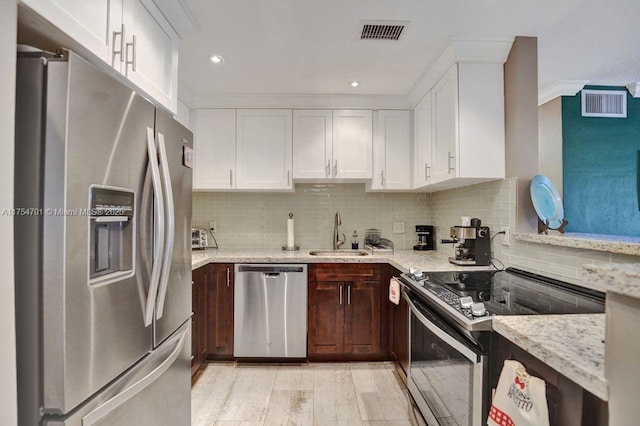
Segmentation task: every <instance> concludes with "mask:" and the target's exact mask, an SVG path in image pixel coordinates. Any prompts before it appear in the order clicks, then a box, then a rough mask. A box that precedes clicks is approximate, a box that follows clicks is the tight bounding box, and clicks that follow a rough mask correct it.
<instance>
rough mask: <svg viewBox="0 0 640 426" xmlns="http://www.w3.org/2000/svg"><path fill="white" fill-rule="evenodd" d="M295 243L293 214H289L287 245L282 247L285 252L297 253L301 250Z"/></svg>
mask: <svg viewBox="0 0 640 426" xmlns="http://www.w3.org/2000/svg"><path fill="white" fill-rule="evenodd" d="M292 243H293V213H289V219H288V220H287V245H285V246H282V250H284V251H296V250H300V246H297V245H295V244H292Z"/></svg>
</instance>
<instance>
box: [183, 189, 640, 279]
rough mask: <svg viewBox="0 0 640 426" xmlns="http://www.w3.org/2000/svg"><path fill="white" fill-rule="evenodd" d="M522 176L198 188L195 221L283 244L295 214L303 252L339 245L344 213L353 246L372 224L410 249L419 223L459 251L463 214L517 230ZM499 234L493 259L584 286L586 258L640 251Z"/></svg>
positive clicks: (262, 243) (494, 228) (269, 244)
mask: <svg viewBox="0 0 640 426" xmlns="http://www.w3.org/2000/svg"><path fill="white" fill-rule="evenodd" d="M516 183H517V180H516V178H511V179H505V180H498V181H493V182H488V183H482V184H477V185H472V186H467V187H463V188H456V189H450V190H446V191H441V192H435V193H433V194H424V193H368V192H365V191H364V184H298V185H296V189H295V192H293V193H238V192H233V193H232V192H221V193H218V192H216V193H199V192H196V193H194V194H193V226H194V227H195V226H200V227H206V226H207V225H208V223H209V221H215V222H216V224H217V228H218V229H217V232H216V234H215V236H216V239H217V241H218V244H219V246H220V247H221V248H223V249H248V248H265V249H268V248H280V247H282V246H283V245H286V241H287V218H288V217H289V212H292V213H293V214H294V217H295V243H296V245H299V246H300V247H301V249H302V250H309V249H329V248H332V244H333V243H332V241H333V224H334V217H335V213H336V212H337V211H338V212H340V215H341V217H342V226H341V227H340V233H341V234H342V233H344V234H345V235H346V238H347V242H346V243H345V246H346V247H350V246H351V235H352V234H353V230H354V229H355V230H357V231H358V236H359V237H360V244H361V247H362V244H363V243H364V231H365V229H366V228H379V229H380V230H381V231H382V236H383V237H386V238H389V239H390V240H392V241H393V242H394V243H395V247H396V248H397V249H411V248H412V247H413V245H414V244H415V241H416V238H417V236H416V233H415V225H434V226H435V227H436V248H437V250H439V251H444V252H446V253H450V254H451V255H453V246H452V245H451V244H442V243H440V240H441V239H443V238H448V236H449V228H450V227H451V226H453V225H458V224H460V217H461V216H469V217H477V218H479V219H481V220H482V224H483V225H486V226H489V227H490V228H491V235H492V236H493V235H495V233H496V232H499V231H500V227H502V226H508V227H509V228H510V232H511V235H513V233H514V232H515V229H516V223H515V222H516ZM395 221H403V222H405V233H404V234H394V233H393V232H392V231H393V222H395ZM501 241H502V236H500V235H498V236H497V237H496V238H495V240H494V241H493V244H492V253H493V257H494V258H496V259H497V260H498V261H497V262H495V263H496V265H498V266H499V265H500V263H499V262H501V263H503V264H504V265H505V266H513V267H516V268H521V269H525V270H527V271H531V272H535V273H539V274H542V275H546V276H550V277H553V278H557V279H560V280H563V281H568V282H571V283H575V284H580V285H584V286H587V287H589V283H584V282H582V281H581V277H582V267H583V265H585V264H587V263H627V262H634V263H637V262H638V261H640V258H638V257H637V256H626V255H620V254H613V253H608V252H600V251H593V250H584V249H575V248H570V247H558V246H551V245H545V244H537V243H528V242H523V241H516V240H514V239H513V238H511V244H510V245H509V246H504V245H502V243H501Z"/></svg>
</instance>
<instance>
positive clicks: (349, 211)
mask: <svg viewBox="0 0 640 426" xmlns="http://www.w3.org/2000/svg"><path fill="white" fill-rule="evenodd" d="M430 199H431V196H430V195H429V194H424V193H374V192H365V191H364V184H297V185H296V187H295V192H293V193H239V192H233V193H232V192H214V193H204V192H194V193H193V226H194V227H196V226H198V227H207V225H208V223H209V222H210V221H215V222H216V225H217V228H218V230H217V232H216V234H215V237H216V240H217V241H218V244H219V246H220V247H221V248H226V249H239V248H240V249H241V248H279V247H282V246H283V245H286V242H287V219H288V217H289V212H292V213H293V214H294V219H295V243H296V245H299V246H300V247H301V249H303V250H308V249H329V248H332V246H333V226H334V218H335V213H336V212H340V216H341V218H342V225H341V226H340V233H341V234H342V233H344V234H345V236H346V240H347V241H346V243H345V245H344V246H343V247H347V248H350V247H351V239H352V238H351V235H352V234H353V231H354V230H356V231H357V232H358V236H359V239H360V246H361V247H362V245H363V243H364V231H365V229H367V228H378V229H380V230H381V231H382V236H383V237H385V238H388V239H390V240H391V241H393V242H394V244H395V247H396V248H397V249H410V248H412V247H413V245H414V244H415V241H416V238H417V236H416V233H415V225H429V224H431V202H430ZM393 222H405V233H403V234H394V233H393V232H392V231H393ZM340 238H342V235H341V236H340ZM210 244H211V243H210Z"/></svg>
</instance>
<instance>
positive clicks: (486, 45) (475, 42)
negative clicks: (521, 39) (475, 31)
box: [408, 37, 515, 108]
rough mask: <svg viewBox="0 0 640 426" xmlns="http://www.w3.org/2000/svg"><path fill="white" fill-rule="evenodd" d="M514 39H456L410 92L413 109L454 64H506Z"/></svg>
mask: <svg viewBox="0 0 640 426" xmlns="http://www.w3.org/2000/svg"><path fill="white" fill-rule="evenodd" d="M514 40H515V38H514V37H492V38H486V37H484V38H469V37H467V38H462V37H454V38H452V39H451V42H450V43H449V45H448V46H447V47H446V49H445V50H444V51H443V52H442V53H441V54H440V56H439V57H438V59H436V60H435V62H434V63H433V64H431V65H430V66H429V67H428V68H427V69H426V70H425V72H424V74H423V75H422V77H420V78H419V79H418V80H417V81H416V83H415V84H414V85H413V87H412V88H411V90H410V91H409V94H408V98H409V103H410V105H411V107H412V108H413V107H414V106H415V105H416V104H417V103H418V102H420V99H422V98H423V97H424V95H425V94H426V93H427V92H428V91H429V90H430V89H431V88H432V87H433V86H434V85H435V84H436V82H437V81H438V79H439V78H440V77H442V76H443V75H444V73H445V72H447V70H448V69H449V67H450V66H451V65H452V64H454V63H464V62H471V63H494V64H495V63H497V64H504V63H505V62H506V61H507V58H508V57H509V52H511V46H512V45H513V41H514Z"/></svg>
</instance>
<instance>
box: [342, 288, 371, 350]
mask: <svg viewBox="0 0 640 426" xmlns="http://www.w3.org/2000/svg"><path fill="white" fill-rule="evenodd" d="M345 312H346V313H345V339H344V340H345V343H344V350H345V352H346V353H350V354H375V353H378V352H380V285H379V284H378V283H349V284H348V285H347V290H346V310H345Z"/></svg>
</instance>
